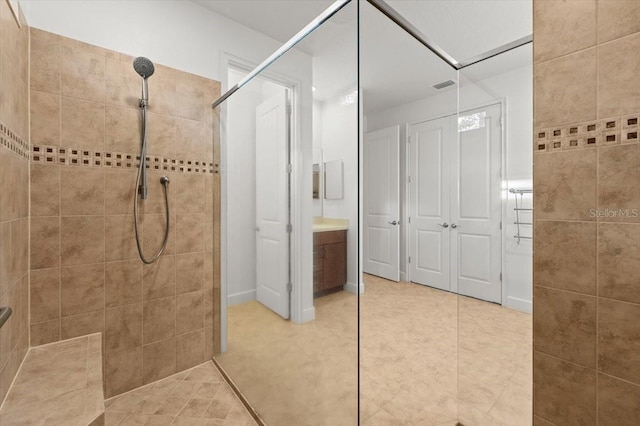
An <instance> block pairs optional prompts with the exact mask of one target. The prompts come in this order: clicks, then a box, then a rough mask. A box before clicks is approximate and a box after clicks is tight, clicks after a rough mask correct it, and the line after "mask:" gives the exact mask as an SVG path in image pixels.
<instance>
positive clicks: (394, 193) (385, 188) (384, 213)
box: [363, 126, 400, 281]
mask: <svg viewBox="0 0 640 426" xmlns="http://www.w3.org/2000/svg"><path fill="white" fill-rule="evenodd" d="M364 143H365V146H364V195H363V198H364V206H365V211H364V265H363V271H364V272H366V273H368V274H372V275H377V276H379V277H383V278H386V279H389V280H393V281H399V280H400V126H394V127H388V128H386V129H382V130H378V131H376V132H371V133H367V135H366V136H365V140H364Z"/></svg>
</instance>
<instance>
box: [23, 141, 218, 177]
mask: <svg viewBox="0 0 640 426" xmlns="http://www.w3.org/2000/svg"><path fill="white" fill-rule="evenodd" d="M31 161H32V162H34V163H47V164H57V165H60V166H66V165H70V166H84V167H110V168H117V169H132V168H137V167H138V165H139V164H140V156H139V155H136V154H132V153H127V152H111V151H91V150H87V149H79V148H74V147H56V146H48V145H34V146H33V149H32V153H31ZM145 166H146V168H147V169H148V170H158V171H160V170H163V171H172V172H180V173H188V174H213V173H219V166H218V164H214V163H212V162H208V161H204V160H193V159H183V158H166V157H156V156H148V157H146V161H145Z"/></svg>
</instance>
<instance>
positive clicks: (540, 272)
mask: <svg viewBox="0 0 640 426" xmlns="http://www.w3.org/2000/svg"><path fill="white" fill-rule="evenodd" d="M595 259H596V224H595V223H591V222H556V221H542V220H539V221H537V222H536V227H535V236H534V268H535V270H536V274H535V285H539V286H544V287H552V288H558V289H563V290H571V291H575V292H578V293H585V294H591V295H595V294H596V264H595Z"/></svg>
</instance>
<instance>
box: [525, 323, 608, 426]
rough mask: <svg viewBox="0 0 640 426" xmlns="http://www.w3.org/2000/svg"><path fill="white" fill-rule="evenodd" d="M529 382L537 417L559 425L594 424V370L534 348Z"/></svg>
mask: <svg viewBox="0 0 640 426" xmlns="http://www.w3.org/2000/svg"><path fill="white" fill-rule="evenodd" d="M536 315H537V314H536ZM533 383H534V384H533V386H534V388H533V392H534V400H535V404H534V412H535V414H536V415H537V416H540V417H542V418H544V419H548V420H550V421H552V422H553V423H555V424H557V425H563V426H573V425H575V426H589V425H595V424H596V372H595V371H594V370H591V369H587V368H583V367H580V366H578V365H575V364H571V363H568V362H565V361H562V360H559V359H557V358H554V357H552V356H549V355H545V354H543V353H540V352H537V351H536V352H535V353H534V367H533Z"/></svg>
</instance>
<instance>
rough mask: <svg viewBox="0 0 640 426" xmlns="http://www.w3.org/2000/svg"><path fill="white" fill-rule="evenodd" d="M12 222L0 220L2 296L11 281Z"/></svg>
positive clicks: (0, 285)
mask: <svg viewBox="0 0 640 426" xmlns="http://www.w3.org/2000/svg"><path fill="white" fill-rule="evenodd" d="M11 275H12V272H11V222H0V297H2V295H3V294H5V292H6V291H7V290H8V289H9V285H10V284H12V283H10V281H11V278H12V277H11Z"/></svg>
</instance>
